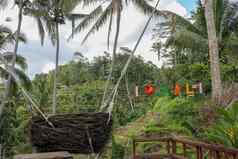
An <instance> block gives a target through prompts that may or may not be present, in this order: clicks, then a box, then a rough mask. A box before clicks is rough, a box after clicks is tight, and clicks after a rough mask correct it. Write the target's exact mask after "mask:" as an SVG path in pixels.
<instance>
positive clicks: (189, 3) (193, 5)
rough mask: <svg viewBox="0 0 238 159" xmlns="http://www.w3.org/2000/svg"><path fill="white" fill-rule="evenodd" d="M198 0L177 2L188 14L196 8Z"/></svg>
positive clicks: (180, 0) (179, 0)
mask: <svg viewBox="0 0 238 159" xmlns="http://www.w3.org/2000/svg"><path fill="white" fill-rule="evenodd" d="M197 1H198V0H178V2H179V3H180V4H182V5H183V6H184V7H185V8H186V9H187V10H188V11H189V12H191V11H193V10H194V9H195V8H196V5H197Z"/></svg>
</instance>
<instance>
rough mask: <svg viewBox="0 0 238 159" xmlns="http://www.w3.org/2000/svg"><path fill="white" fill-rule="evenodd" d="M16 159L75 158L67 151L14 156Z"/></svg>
mask: <svg viewBox="0 0 238 159" xmlns="http://www.w3.org/2000/svg"><path fill="white" fill-rule="evenodd" d="M14 159H73V156H72V155H71V154H70V153H68V152H66V151H60V152H48V153H33V154H21V155H16V156H14Z"/></svg>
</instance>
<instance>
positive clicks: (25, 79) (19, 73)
mask: <svg viewBox="0 0 238 159" xmlns="http://www.w3.org/2000/svg"><path fill="white" fill-rule="evenodd" d="M15 73H16V75H17V76H18V77H19V79H20V81H21V83H22V84H23V86H24V88H26V89H27V90H31V89H32V83H31V80H30V78H29V77H28V76H27V75H26V73H25V72H24V71H22V70H20V69H18V68H15Z"/></svg>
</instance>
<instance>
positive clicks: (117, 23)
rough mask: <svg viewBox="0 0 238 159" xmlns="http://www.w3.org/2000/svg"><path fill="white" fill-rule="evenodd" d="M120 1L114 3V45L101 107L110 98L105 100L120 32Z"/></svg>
mask: <svg viewBox="0 0 238 159" xmlns="http://www.w3.org/2000/svg"><path fill="white" fill-rule="evenodd" d="M120 5H121V1H118V2H117V3H116V7H115V8H114V9H116V13H117V20H116V33H115V39H114V45H113V53H112V62H111V68H110V72H109V76H108V78H107V82H106V86H105V89H104V93H103V98H102V103H101V108H100V109H103V108H104V107H106V105H107V104H108V99H109V100H110V97H109V98H108V99H107V100H106V99H105V98H106V96H107V94H108V89H109V84H110V80H111V78H112V73H113V69H114V64H115V59H116V52H117V44H118V39H119V33H120V24H121V8H120Z"/></svg>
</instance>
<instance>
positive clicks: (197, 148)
mask: <svg viewBox="0 0 238 159" xmlns="http://www.w3.org/2000/svg"><path fill="white" fill-rule="evenodd" d="M145 142H161V143H163V145H165V146H166V148H165V149H166V152H167V155H168V156H181V157H183V158H188V159H190V158H189V157H188V154H189V152H191V150H193V154H194V155H193V156H195V157H193V158H195V159H238V149H234V148H226V147H224V146H221V145H213V144H207V143H204V142H199V141H191V140H188V139H183V138H176V137H165V138H163V137H162V138H136V139H134V140H133V154H132V158H133V159H137V158H139V157H137V156H140V155H137V154H136V146H137V144H138V143H145ZM178 148H179V151H180V153H178ZM171 158H176V157H171Z"/></svg>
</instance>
